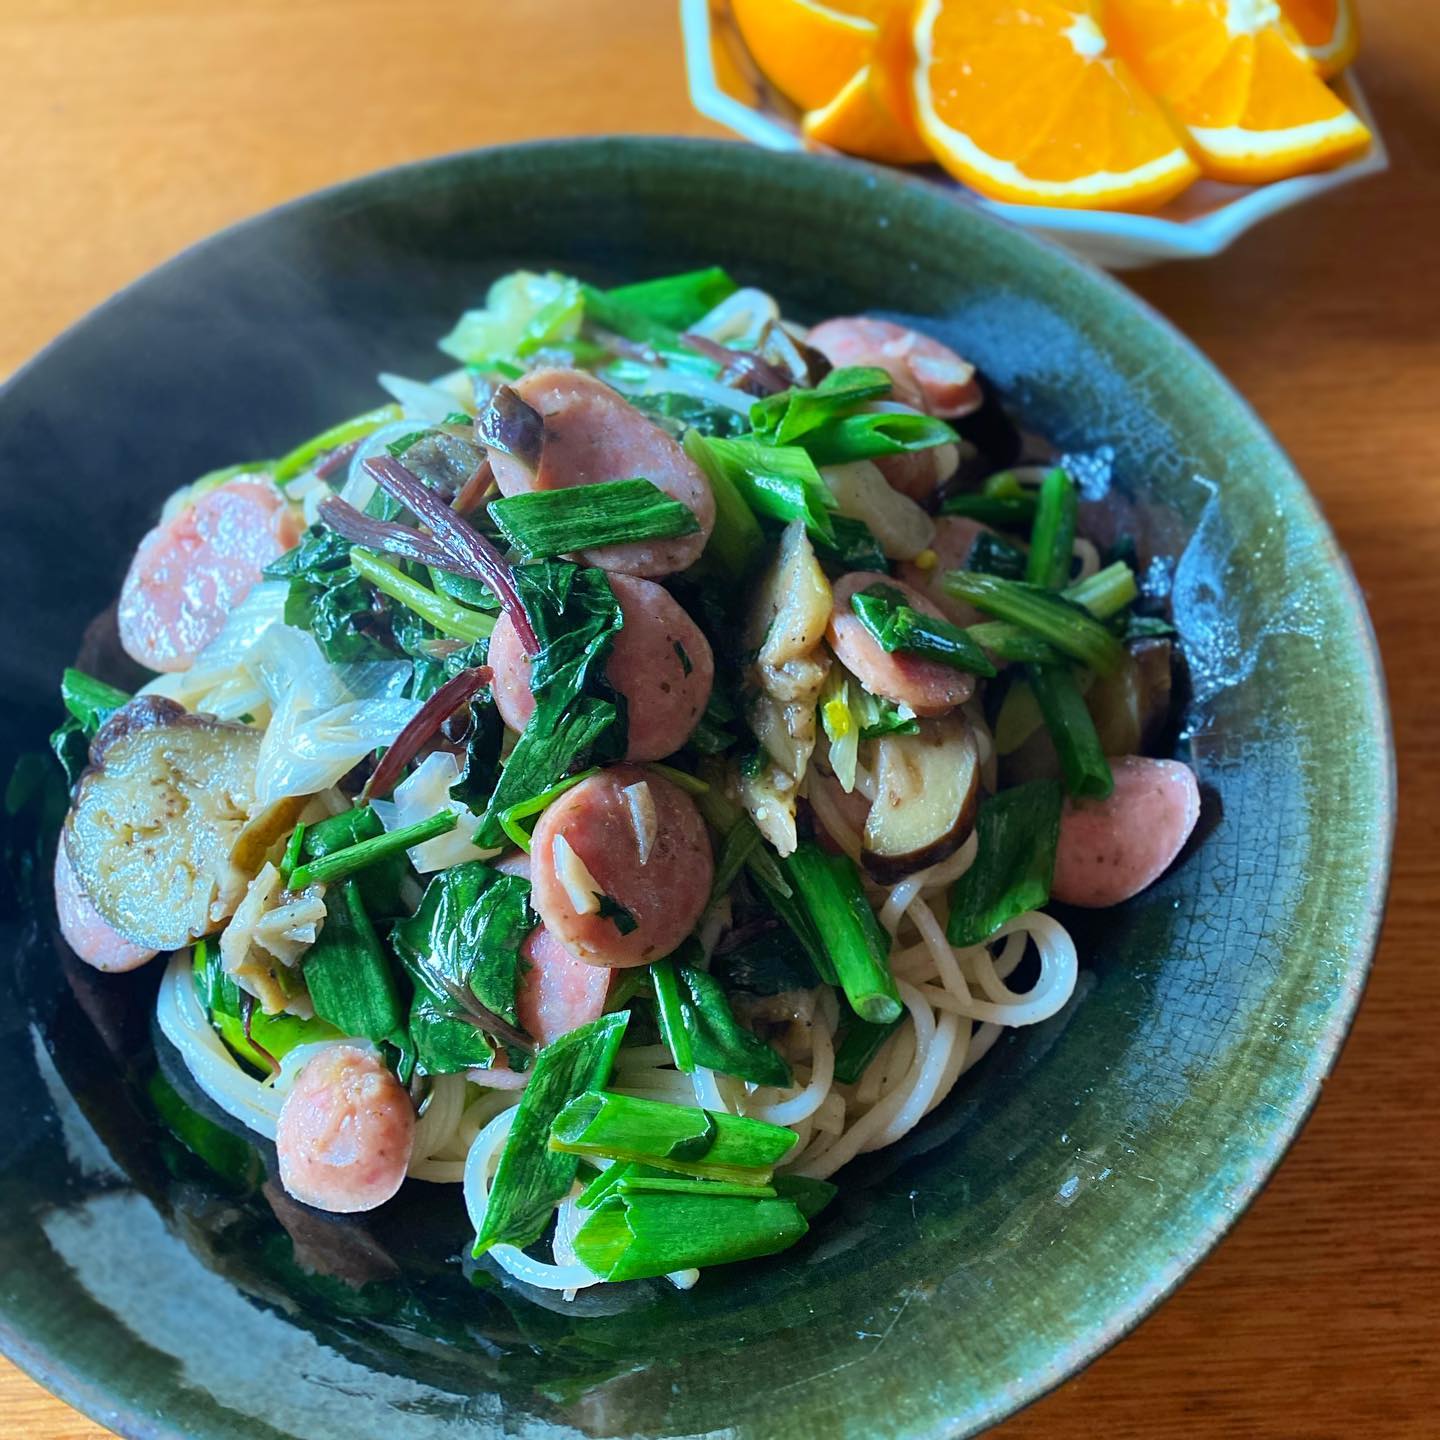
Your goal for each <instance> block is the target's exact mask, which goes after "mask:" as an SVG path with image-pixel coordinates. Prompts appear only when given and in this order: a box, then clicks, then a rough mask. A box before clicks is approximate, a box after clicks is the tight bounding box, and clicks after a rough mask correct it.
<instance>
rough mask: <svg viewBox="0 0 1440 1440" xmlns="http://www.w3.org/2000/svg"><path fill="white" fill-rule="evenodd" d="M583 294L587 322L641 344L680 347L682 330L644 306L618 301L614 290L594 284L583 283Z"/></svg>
mask: <svg viewBox="0 0 1440 1440" xmlns="http://www.w3.org/2000/svg"><path fill="white" fill-rule="evenodd" d="M580 293H581V296H582V297H583V298H584V302H585V320H586V323H587V324H590V325H597V326H599V327H600V329H602V330H609V331H612V332H613V333H614V334H616V335H620V336H622V337H623V338H624V339H626V340H633V341H634V342H635V343H636V344H637V345H651V346H654V347H655V348H656V349H658V350H676V349H678V348H679V346H680V332H679V330H678V329H677V328H676V327H675V326H674V325H667V324H665V323H664V322H663V321H661V320H657V319H655V318H654V317H653V316H651V315H649V314H647V313H646V311H645V308H644V307H643V306H637V305H632V304H628V303H627V302H626V301H625V300H624V299H623V298H622V299H618V300H617V299H616V298H615V297H614V295H613V293H609V292H606V291H604V290H598V289H596V287H595V286H593V285H582V286H581V287H580Z"/></svg>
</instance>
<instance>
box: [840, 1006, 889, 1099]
mask: <svg viewBox="0 0 1440 1440" xmlns="http://www.w3.org/2000/svg"><path fill="white" fill-rule="evenodd" d="M899 1027H900V1021H899V1020H898V1019H897V1020H892V1021H891V1022H890V1023H889V1024H888V1025H872V1024H871V1023H870V1022H869V1021H868V1020H852V1021H851V1022H850V1023H849V1024H848V1025H847V1026H846V1027H845V1036H844V1039H842V1040H841V1041H840V1044H839V1045H838V1046H837V1047H836V1050H835V1079H836V1080H837V1081H838V1082H839V1083H840V1084H841V1085H854V1084H856V1083H857V1082H858V1081H859V1080H860V1078H861V1077H862V1076H863V1075H864V1074H865V1072H866V1071H867V1070H868V1069H869V1068H870V1062H871V1061H872V1060H874V1058H875V1057H876V1056H877V1055H878V1054H879V1053H880V1047H881V1046H882V1045H883V1044H884V1043H885V1042H886V1041H887V1040H888V1039H889V1038H890V1037H891V1036H892V1035H893V1034H894V1033H895V1031H896V1030H897V1029H899Z"/></svg>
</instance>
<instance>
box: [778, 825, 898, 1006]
mask: <svg viewBox="0 0 1440 1440" xmlns="http://www.w3.org/2000/svg"><path fill="white" fill-rule="evenodd" d="M784 864H785V872H786V874H787V875H788V876H789V877H790V879H791V880H792V881H794V884H795V889H796V890H797V891H798V892H799V895H800V897H801V899H802V900H803V901H804V904H805V908H806V909H807V910H808V911H809V914H810V918H811V920H812V921H813V922H814V927H815V930H816V932H817V933H818V934H819V936H820V937H821V943H822V945H823V946H824V948H825V952H826V954H827V955H828V956H829V959H830V963H831V966H832V967H833V970H834V974H835V975H836V977H837V983H838V984H839V985H840V987H841V988H842V989H843V990H844V991H845V998H846V999H847V1000H848V1001H849V1002H850V1008H851V1009H852V1010H854V1012H855V1013H856V1014H857V1015H858V1016H860V1018H861V1019H862V1020H869V1021H871V1022H872V1023H874V1024H878V1025H884V1024H888V1023H889V1022H890V1021H892V1020H895V1019H897V1018H898V1017H899V1015H900V1013H901V1008H902V1007H901V1004H900V993H899V991H898V990H896V988H895V980H894V977H893V976H892V975H891V973H890V937H889V936H888V935H887V934H886V933H885V931H884V929H883V928H882V927H881V925H880V922H879V921H878V920H877V919H876V918H875V912H874V911H873V910H872V909H871V908H870V902H869V901H868V900H867V899H866V898H865V890H864V887H863V886H862V885H861V883H860V872H859V871H858V870H857V869H856V868H855V863H854V862H853V861H852V860H850V859H849V858H848V857H847V856H845V855H827V854H826V853H825V852H824V851H823V850H822V849H821V848H820V847H819V846H818V845H816V844H815V843H814V842H813V841H810V840H806V841H802V842H801V843H800V845H798V846H797V847H796V849H795V852H794V854H792V855H790V856H788V857H787V858H786V860H785V862H784Z"/></svg>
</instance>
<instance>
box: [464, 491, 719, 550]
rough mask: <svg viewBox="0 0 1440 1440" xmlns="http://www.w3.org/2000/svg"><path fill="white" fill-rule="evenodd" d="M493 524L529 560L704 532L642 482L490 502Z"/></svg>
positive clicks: (683, 509)
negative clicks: (599, 547) (595, 547)
mask: <svg viewBox="0 0 1440 1440" xmlns="http://www.w3.org/2000/svg"><path fill="white" fill-rule="evenodd" d="M490 518H491V519H492V520H493V521H494V522H495V524H496V525H497V526H498V527H499V529H500V531H501V533H502V534H503V535H504V536H505V538H506V539H507V540H509V541H510V543H511V544H512V545H513V546H514V547H515V548H516V549H517V550H518V551H520V553H521V555H522V556H523V557H524V558H525V559H526V560H538V559H543V558H545V557H546V556H549V555H565V554H568V553H569V552H570V551H572V550H589V549H591V548H592V547H594V546H597V545H617V544H621V543H623V542H626V541H631V540H668V539H669V538H671V537H672V536H675V535H693V534H695V533H696V532H697V531H698V530H699V529H700V522H699V521H698V520H697V519H696V518H695V513H694V511H692V510H691V509H690V507H689V506H688V505H682V504H681V503H680V502H679V501H678V500H672V499H671V498H670V496H668V495H667V494H665V492H664V491H663V490H661V489H660V487H659V486H658V485H656V484H655V483H654V482H653V481H650V480H640V479H636V480H602V481H599V482H598V483H596V484H594V485H571V486H568V487H566V488H565V489H562V490H532V491H530V492H529V493H527V494H523V495H511V496H509V497H508V498H506V499H500V500H492V501H491V502H490Z"/></svg>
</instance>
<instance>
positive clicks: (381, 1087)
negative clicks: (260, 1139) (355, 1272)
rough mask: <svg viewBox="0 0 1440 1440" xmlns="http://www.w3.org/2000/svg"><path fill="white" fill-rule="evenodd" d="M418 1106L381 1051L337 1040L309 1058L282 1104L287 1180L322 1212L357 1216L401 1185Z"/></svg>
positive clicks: (278, 1142) (279, 1148) (280, 1130)
mask: <svg viewBox="0 0 1440 1440" xmlns="http://www.w3.org/2000/svg"><path fill="white" fill-rule="evenodd" d="M414 1142H415V1108H414V1106H413V1105H411V1103H410V1097H409V1096H408V1095H407V1094H406V1093H405V1091H404V1089H403V1088H402V1086H401V1084H400V1082H399V1081H398V1080H397V1079H396V1078H395V1077H394V1075H392V1074H391V1073H390V1071H389V1070H388V1069H386V1067H385V1064H384V1062H383V1061H382V1060H381V1059H380V1057H379V1056H378V1055H377V1054H376V1053H375V1052H374V1051H373V1050H365V1049H361V1048H360V1047H359V1046H357V1045H332V1046H330V1047H329V1048H328V1049H325V1050H322V1051H321V1052H320V1053H319V1054H318V1055H316V1056H315V1057H314V1058H313V1059H311V1060H308V1061H307V1062H306V1063H305V1065H304V1066H303V1067H302V1069H301V1071H300V1073H299V1075H297V1076H296V1077H295V1084H294V1086H293V1088H292V1089H291V1091H290V1093H289V1094H288V1095H287V1096H286V1097H285V1103H284V1104H283V1105H282V1106H281V1107H280V1122H279V1125H278V1127H277V1128H276V1132H275V1150H276V1153H277V1155H278V1156H279V1158H280V1183H281V1184H282V1185H284V1187H285V1189H286V1190H287V1191H289V1193H290V1194H291V1195H293V1196H294V1197H295V1198H296V1199H297V1200H303V1201H304V1202H305V1204H307V1205H313V1206H315V1208H316V1209H317V1210H329V1211H331V1212H332V1213H333V1214H336V1215H351V1214H354V1213H356V1212H357V1211H360V1210H373V1209H374V1208H375V1207H376V1206H377V1205H383V1204H384V1203H385V1202H386V1201H387V1200H388V1199H390V1197H391V1196H392V1195H394V1194H395V1192H396V1191H397V1190H398V1189H399V1188H400V1186H401V1184H402V1182H403V1181H404V1179H405V1171H406V1168H407V1167H408V1166H409V1164H410V1151H411V1149H412V1147H413V1145H414Z"/></svg>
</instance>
